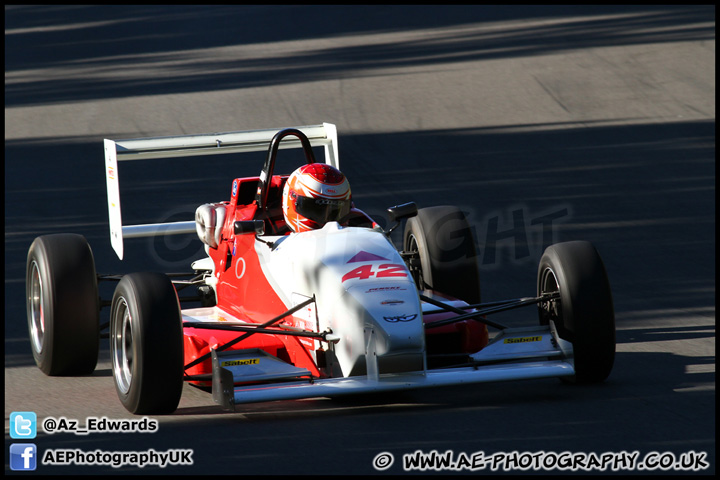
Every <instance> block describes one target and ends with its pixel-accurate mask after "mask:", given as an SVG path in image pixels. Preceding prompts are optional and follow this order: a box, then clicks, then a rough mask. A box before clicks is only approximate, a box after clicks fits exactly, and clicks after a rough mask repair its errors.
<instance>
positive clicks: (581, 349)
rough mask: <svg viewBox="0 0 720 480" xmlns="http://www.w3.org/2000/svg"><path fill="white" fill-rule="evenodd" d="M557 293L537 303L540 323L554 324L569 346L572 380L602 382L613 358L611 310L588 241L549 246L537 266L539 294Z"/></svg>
mask: <svg viewBox="0 0 720 480" xmlns="http://www.w3.org/2000/svg"><path fill="white" fill-rule="evenodd" d="M552 292H560V298H559V299H557V300H552V301H549V302H546V303H544V304H541V305H540V307H539V314H540V323H541V324H542V325H548V324H549V323H550V322H551V321H552V322H553V323H554V324H555V327H556V329H557V332H558V335H559V336H560V338H562V339H563V340H567V341H569V342H571V343H572V345H573V357H574V363H575V375H574V376H573V377H564V380H566V381H569V382H572V383H596V382H602V381H603V380H605V379H606V378H607V377H608V375H610V371H611V370H612V367H613V363H614V360H615V313H614V309H613V301H612V294H611V291H610V282H609V281H608V277H607V273H606V271H605V266H604V264H603V262H602V259H601V258H600V255H599V254H598V252H597V250H596V249H595V247H593V246H592V244H590V243H589V242H582V241H575V242H566V243H558V244H555V245H551V246H549V247H548V248H547V249H546V250H545V253H544V254H543V256H542V258H541V259H540V264H539V266H538V295H542V294H545V293H552Z"/></svg>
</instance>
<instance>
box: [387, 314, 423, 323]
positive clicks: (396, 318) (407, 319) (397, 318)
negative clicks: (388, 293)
mask: <svg viewBox="0 0 720 480" xmlns="http://www.w3.org/2000/svg"><path fill="white" fill-rule="evenodd" d="M416 318H417V313H413V314H411V315H396V316H392V317H383V319H384V320H385V321H386V322H390V323H398V322H411V321H413V320H415V319H416Z"/></svg>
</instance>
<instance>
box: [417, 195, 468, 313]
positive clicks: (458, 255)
mask: <svg viewBox="0 0 720 480" xmlns="http://www.w3.org/2000/svg"><path fill="white" fill-rule="evenodd" d="M403 250H404V251H405V252H408V253H414V254H415V255H413V256H411V257H410V259H409V260H408V267H409V269H410V272H411V273H412V274H413V278H414V280H415V283H416V285H417V287H418V288H419V289H420V290H424V289H426V288H429V289H431V290H435V291H437V292H440V293H444V294H446V295H450V296H452V297H454V298H458V299H460V300H464V301H466V302H467V303H470V304H473V303H480V271H479V268H478V264H477V256H476V252H475V239H474V238H473V234H472V230H471V229H470V225H469V224H468V221H467V219H466V218H465V214H464V213H463V212H462V211H461V210H460V209H459V208H457V207H453V206H438V207H429V208H422V209H420V210H418V213H417V216H415V217H411V218H409V219H408V220H407V223H406V224H405V232H404V234H403Z"/></svg>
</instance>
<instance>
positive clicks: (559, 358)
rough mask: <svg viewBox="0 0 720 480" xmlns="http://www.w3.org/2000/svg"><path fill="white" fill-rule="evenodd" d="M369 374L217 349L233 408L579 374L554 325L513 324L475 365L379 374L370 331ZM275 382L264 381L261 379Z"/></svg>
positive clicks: (224, 396) (218, 398) (221, 381)
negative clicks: (313, 372) (339, 373)
mask: <svg viewBox="0 0 720 480" xmlns="http://www.w3.org/2000/svg"><path fill="white" fill-rule="evenodd" d="M366 339H367V341H366V344H367V347H366V361H367V372H368V373H367V375H363V376H354V377H344V378H326V379H317V378H312V377H311V376H310V375H309V372H307V371H306V370H303V369H299V368H297V367H294V366H292V365H290V364H287V363H285V362H282V361H281V360H279V359H277V358H275V357H272V356H270V355H267V354H264V352H262V351H259V350H254V349H253V350H235V351H229V352H215V351H213V386H212V389H213V399H214V400H215V402H217V403H219V404H220V405H222V406H223V408H225V409H227V410H234V407H235V405H238V404H243V403H254V402H267V401H274V400H293V399H300V398H315V397H336V396H341V395H353V394H359V393H378V392H390V391H398V390H412V389H421V388H431V387H443V386H451V385H464V384H473V383H486V382H498V381H508V380H526V379H537V378H549V377H566V376H573V375H574V374H575V369H574V366H573V360H572V345H571V344H570V343H569V342H566V341H564V340H562V339H560V338H559V337H558V336H557V334H556V332H555V330H554V327H553V325H552V324H551V325H549V326H544V327H543V326H541V327H530V328H508V329H505V330H503V331H502V332H500V333H499V334H498V335H496V336H495V337H494V338H493V339H492V340H491V341H490V343H489V344H488V346H487V347H485V348H484V349H483V350H480V351H479V352H477V353H475V354H473V355H471V356H470V357H471V360H472V365H470V366H463V367H454V368H443V369H435V370H427V369H426V370H424V371H417V372H407V373H393V374H379V373H378V371H377V361H376V358H375V355H374V335H373V333H372V332H366ZM268 381H269V382H273V383H258V382H268Z"/></svg>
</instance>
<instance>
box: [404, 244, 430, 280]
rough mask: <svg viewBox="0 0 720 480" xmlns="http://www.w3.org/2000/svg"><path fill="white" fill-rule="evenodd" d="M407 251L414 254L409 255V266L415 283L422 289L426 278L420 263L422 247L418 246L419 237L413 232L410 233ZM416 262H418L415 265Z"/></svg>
mask: <svg viewBox="0 0 720 480" xmlns="http://www.w3.org/2000/svg"><path fill="white" fill-rule="evenodd" d="M405 251H406V252H407V253H410V254H412V255H410V256H409V257H408V259H409V261H408V267H409V270H410V274H411V275H412V277H413V280H415V285H416V286H417V287H418V288H420V289H423V288H425V280H424V279H423V275H422V265H421V264H420V247H419V246H418V242H417V238H415V235H413V234H412V233H411V234H410V235H408V238H407V246H406V248H405ZM415 262H417V263H416V264H415V265H413V263H415Z"/></svg>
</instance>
